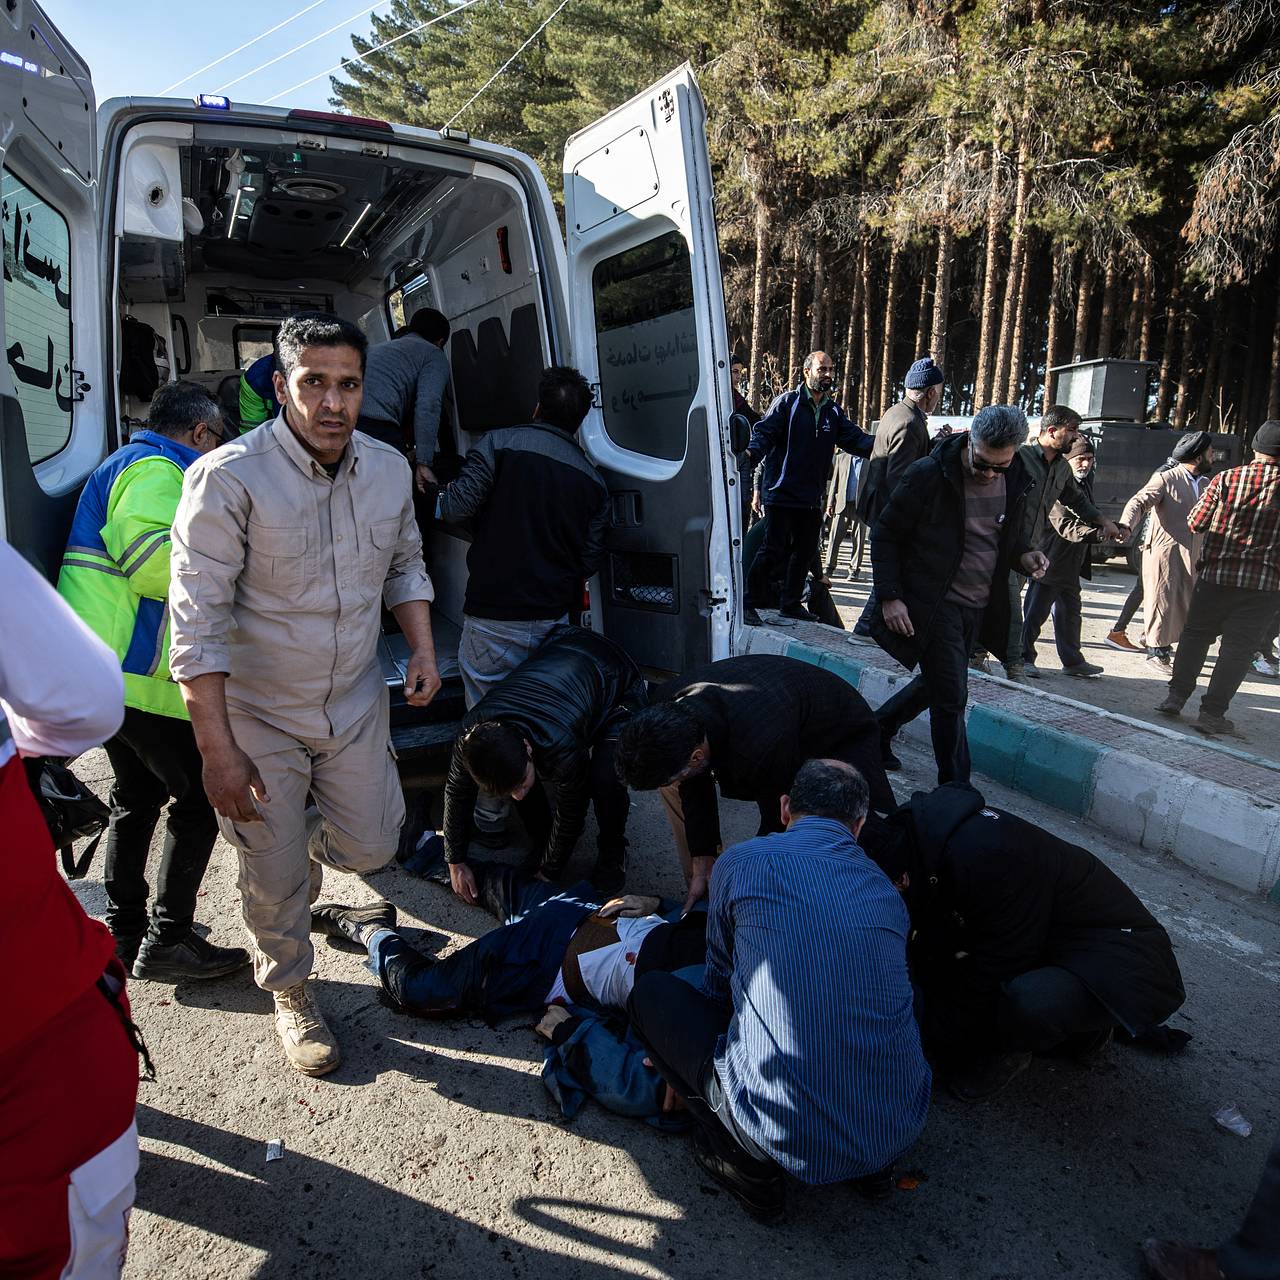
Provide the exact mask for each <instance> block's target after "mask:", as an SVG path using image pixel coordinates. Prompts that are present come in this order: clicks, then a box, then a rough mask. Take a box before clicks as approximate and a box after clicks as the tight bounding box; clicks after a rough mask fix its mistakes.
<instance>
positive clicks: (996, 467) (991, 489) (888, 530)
mask: <svg viewBox="0 0 1280 1280" xmlns="http://www.w3.org/2000/svg"><path fill="white" fill-rule="evenodd" d="M1026 435H1027V419H1026V415H1025V414H1024V413H1023V412H1022V410H1021V409H1016V408H1014V407H1013V406H1011V405H988V406H987V408H985V409H983V410H982V411H981V412H980V413H979V414H978V415H977V417H975V418H974V420H973V425H972V426H971V427H970V428H969V432H968V434H967V435H956V436H951V437H949V438H947V439H946V440H944V441H943V442H942V443H941V444H939V445H937V446H936V447H935V448H934V450H933V452H932V453H930V454H929V456H928V457H926V458H921V459H919V461H917V462H913V463H912V464H911V466H910V467H908V468H907V471H906V474H905V475H904V476H903V478H902V480H901V481H900V482H899V484H898V487H897V488H896V489H895V490H894V491H893V494H892V496H891V497H890V498H889V503H888V505H887V506H886V507H885V508H884V510H883V511H882V512H881V513H880V518H879V519H878V520H877V521H876V523H875V525H874V526H873V527H872V530H871V565H872V572H873V573H874V575H875V592H876V601H877V605H876V611H875V613H874V614H873V616H872V618H871V634H872V635H873V636H874V637H875V640H876V643H877V644H879V645H880V647H881V648H882V649H884V650H885V652H886V653H888V654H889V655H890V656H892V657H894V658H896V659H897V660H898V661H899V662H901V663H902V665H903V666H904V667H906V668H907V670H908V671H910V670H912V669H914V668H915V667H917V666H918V667H919V668H920V672H919V674H918V675H917V676H916V677H915V679H914V680H912V681H911V682H910V683H909V684H907V685H905V686H904V687H903V688H901V689H899V690H898V692H897V693H895V694H894V695H893V696H892V697H891V698H890V699H889V700H888V701H887V702H885V703H884V705H883V706H881V707H880V708H879V709H878V710H877V712H876V716H877V718H878V719H879V721H880V728H881V736H882V744H883V759H884V764H885V766H886V767H887V768H892V769H896V768H900V767H901V766H900V765H899V763H898V760H897V758H896V757H895V756H894V754H893V749H892V741H893V736H894V734H896V733H897V732H898V730H899V729H901V728H902V726H903V725H904V724H906V723H907V722H908V721H911V720H914V719H915V718H916V716H918V715H919V714H920V712H922V711H923V710H924V709H925V708H926V707H928V709H929V724H930V730H931V733H932V736H933V754H934V759H935V760H936V762H937V766H938V781H939V782H953V781H954V782H967V781H968V780H969V743H968V739H967V737H966V735H965V728H964V709H965V705H966V703H967V702H968V700H969V676H968V662H969V654H970V653H971V652H972V651H973V648H974V644H975V642H976V641H977V639H978V638H979V637H981V638H982V639H983V641H984V643H986V642H987V638H988V637H1000V642H1001V644H1003V643H1004V639H1005V638H1006V637H1007V636H1008V632H1009V597H1008V594H1007V593H1006V591H1005V589H1004V584H1005V582H1006V581H1007V579H1008V574H1009V570H1010V568H1012V567H1014V566H1017V567H1018V568H1019V569H1020V570H1021V571H1022V572H1023V573H1026V574H1027V575H1028V576H1030V577H1033V578H1038V577H1040V576H1041V575H1042V574H1043V573H1044V571H1045V569H1046V568H1047V566H1048V561H1047V560H1046V559H1045V557H1044V555H1043V554H1042V553H1041V552H1039V551H1033V550H1032V549H1031V547H1030V545H1029V544H1028V543H1027V541H1026V539H1025V536H1024V533H1023V529H1024V526H1025V520H1024V509H1025V506H1026V502H1027V497H1028V494H1029V493H1030V492H1031V490H1032V489H1033V488H1034V486H1033V485H1032V483H1031V481H1030V480H1029V478H1028V476H1027V472H1026V469H1025V467H1024V465H1023V463H1022V461H1021V459H1020V458H1018V457H1016V456H1015V455H1016V453H1017V449H1018V446H1019V445H1020V444H1021V443H1022V441H1023V440H1024V439H1026Z"/></svg>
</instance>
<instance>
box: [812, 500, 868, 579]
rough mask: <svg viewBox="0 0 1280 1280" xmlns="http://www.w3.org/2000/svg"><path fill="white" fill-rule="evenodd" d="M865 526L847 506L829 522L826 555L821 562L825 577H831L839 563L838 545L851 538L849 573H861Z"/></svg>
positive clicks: (850, 507) (851, 508)
mask: <svg viewBox="0 0 1280 1280" xmlns="http://www.w3.org/2000/svg"><path fill="white" fill-rule="evenodd" d="M866 532H867V531H866V526H865V525H863V523H862V522H861V521H860V520H859V519H858V517H857V516H856V515H854V513H853V507H852V506H847V507H845V509H844V510H843V511H841V512H839V513H837V514H836V515H835V516H833V517H832V520H831V534H830V536H829V537H828V538H827V553H826V557H825V558H824V560H823V564H822V567H823V569H824V570H825V572H826V575H827V577H828V578H829V577H831V575H832V574H833V573H835V571H836V569H837V567H838V566H839V563H840V544H841V543H842V542H843V541H844V540H845V538H851V539H852V540H853V541H852V545H851V546H850V548H849V557H850V562H851V563H850V565H849V573H850V574H855V573H861V572H862V556H863V551H864V548H865V545H866Z"/></svg>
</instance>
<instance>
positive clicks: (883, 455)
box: [854, 356, 942, 635]
mask: <svg viewBox="0 0 1280 1280" xmlns="http://www.w3.org/2000/svg"><path fill="white" fill-rule="evenodd" d="M941 403H942V370H941V369H940V368H939V367H938V366H937V365H936V364H934V363H933V357H932V356H922V357H921V358H920V359H919V360H917V361H916V362H915V364H913V365H912V366H911V368H910V369H908V370H907V377H906V390H905V392H904V394H903V397H902V399H901V400H899V401H898V403H897V404H895V405H894V406H893V407H892V408H890V409H887V410H886V411H885V414H884V417H883V418H881V419H880V421H879V422H878V423H877V424H876V430H875V439H874V442H873V443H872V446H871V457H870V458H868V459H867V463H866V468H865V470H866V477H865V479H864V480H863V484H862V492H861V494H860V495H859V497H858V519H859V520H861V521H862V523H863V524H865V525H866V526H867V528H868V529H870V528H871V526H872V525H873V524H875V522H876V520H877V519H878V518H879V516H880V513H881V512H882V511H883V510H884V509H885V507H886V506H888V504H889V495H890V494H891V493H892V492H893V491H894V489H895V488H897V485H898V481H899V480H901V479H902V477H903V475H904V473H905V472H906V470H907V468H908V467H909V466H910V465H911V464H912V463H913V462H914V461H915V460H916V459H917V458H923V457H924V455H925V454H926V453H928V452H929V415H930V414H931V413H934V412H935V411H936V410H937V408H938V406H939V405H940V404H941ZM875 605H876V597H875V590H874V589H873V590H872V592H871V594H870V595H869V596H868V597H867V603H866V605H865V607H864V608H863V610H862V617H860V618H859V619H858V623H857V626H856V627H855V628H854V630H855V632H856V633H857V634H858V635H870V634H871V631H870V626H869V624H870V620H871V615H872V614H873V613H874V612H875Z"/></svg>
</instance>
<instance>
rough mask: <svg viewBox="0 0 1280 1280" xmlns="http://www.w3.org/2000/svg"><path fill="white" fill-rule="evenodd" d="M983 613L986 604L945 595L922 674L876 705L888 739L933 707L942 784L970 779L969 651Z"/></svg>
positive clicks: (926, 641) (932, 730)
mask: <svg viewBox="0 0 1280 1280" xmlns="http://www.w3.org/2000/svg"><path fill="white" fill-rule="evenodd" d="M996 590H999V586H997V587H996ZM981 618H982V610H981V609H971V608H969V607H968V606H967V605H962V604H953V603H952V602H951V601H949V600H944V601H942V603H941V604H939V605H938V608H937V611H936V612H935V613H934V616H933V622H932V624H931V626H930V629H929V633H928V635H927V636H926V637H925V639H924V647H923V648H922V649H921V652H920V672H919V674H918V675H917V676H916V678H915V679H914V680H912V681H911V682H910V683H909V684H906V685H904V686H903V687H902V688H901V689H899V690H898V692H897V693H895V694H894V695H893V696H892V697H891V698H890V699H889V700H888V701H887V702H885V703H884V704H883V705H881V706H880V707H878V708H877V709H876V719H877V720H879V721H880V733H881V736H882V738H883V739H884V740H885V741H888V740H889V739H890V738H892V737H893V735H894V734H895V733H897V732H898V730H899V729H901V728H902V726H903V725H904V724H908V723H909V722H910V721H912V720H914V719H915V718H916V716H918V715H919V714H920V713H921V712H922V711H924V710H925V709H926V708H928V711H929V731H930V733H931V735H932V737H933V758H934V760H935V762H936V763H937V766H938V784H939V785H941V784H942V783H944V782H968V781H969V767H970V766H969V739H968V736H967V735H966V734H965V729H964V709H965V705H966V704H967V703H968V701H969V654H970V652H971V651H972V649H973V645H974V642H975V640H976V639H977V635H978V623H979V621H980V620H981Z"/></svg>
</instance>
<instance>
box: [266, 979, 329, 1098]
mask: <svg viewBox="0 0 1280 1280" xmlns="http://www.w3.org/2000/svg"><path fill="white" fill-rule="evenodd" d="M272 998H273V999H274V1001H275V1006H276V1032H277V1034H278V1035H279V1036H280V1043H281V1044H282V1045H283V1046H284V1056H285V1057H286V1058H288V1059H289V1065H290V1066H291V1067H292V1068H293V1069H294V1070H295V1071H300V1072H301V1073H302V1074H303V1075H304V1076H326V1075H328V1074H329V1072H330V1071H335V1070H336V1069H337V1068H338V1066H339V1064H340V1063H341V1062H342V1053H341V1051H340V1050H339V1048H338V1042H337V1040H335V1039H334V1035H333V1032H332V1031H330V1030H329V1028H328V1026H327V1025H326V1023H325V1020H324V1016H323V1015H322V1014H321V1012H320V1010H319V1008H318V1007H317V1005H316V1002H315V1001H314V1000H313V999H312V997H311V992H310V991H309V990H308V989H307V984H306V983H305V982H299V983H298V985H297V986H296V987H290V988H289V989H288V990H287V991H273V992H272Z"/></svg>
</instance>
